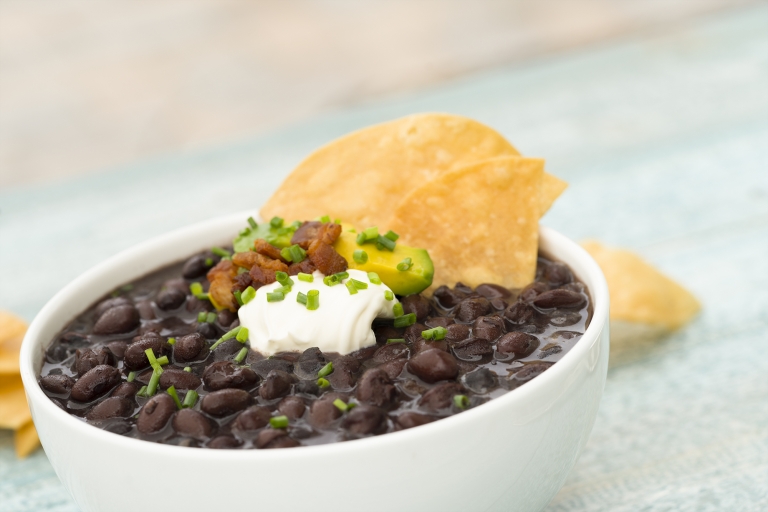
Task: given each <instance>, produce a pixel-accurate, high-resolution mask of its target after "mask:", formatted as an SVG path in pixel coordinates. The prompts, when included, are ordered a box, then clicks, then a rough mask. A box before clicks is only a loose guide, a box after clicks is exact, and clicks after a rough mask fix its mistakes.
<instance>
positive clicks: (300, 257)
mask: <svg viewBox="0 0 768 512" xmlns="http://www.w3.org/2000/svg"><path fill="white" fill-rule="evenodd" d="M288 252H289V253H290V254H291V261H293V262H294V263H301V262H302V261H304V258H306V257H307V251H305V250H304V249H302V248H301V246H300V245H297V244H293V245H292V246H290V247H288Z"/></svg>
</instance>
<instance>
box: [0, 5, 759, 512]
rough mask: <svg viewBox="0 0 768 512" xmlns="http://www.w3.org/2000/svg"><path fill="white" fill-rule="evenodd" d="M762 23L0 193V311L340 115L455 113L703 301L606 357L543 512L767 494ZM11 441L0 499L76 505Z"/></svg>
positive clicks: (515, 73)
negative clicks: (575, 446)
mask: <svg viewBox="0 0 768 512" xmlns="http://www.w3.org/2000/svg"><path fill="white" fill-rule="evenodd" d="M766 27H768V7H766V6H765V5H760V6H753V7H748V8H744V9H741V10H738V11H733V12H730V13H727V14H726V15H723V14H719V15H713V16H711V17H708V18H704V19H700V20H697V21H695V22H691V23H688V24H683V25H680V26H676V27H673V28H671V29H669V30H666V31H662V32H659V33H654V34H645V35H642V36H638V37H634V38H631V39H627V40H625V41H623V42H621V43H620V44H612V45H605V46H595V47H592V48H589V49H587V50H581V51H574V52H572V53H570V54H566V55H558V56H553V57H545V58H540V59H536V60H533V61H530V62H528V63H525V64H520V65H516V66H511V67H508V68H505V69H500V70H497V71H494V72H489V73H485V74H480V75H474V76H472V77H470V78H467V79H462V80H458V81H456V82H454V83H452V84H450V85H446V86H440V87H437V88H433V89H430V90H426V91H423V92H421V93H419V94H417V95H410V96H405V97H400V98H396V99H392V100H390V101H386V102H380V103H377V104H374V105H370V106H365V107H359V108H354V109H350V110H346V111H343V112H341V113H337V114H333V115H327V116H325V117H322V118H320V119H318V120H315V121H313V122H308V123H305V124H301V125H298V126H295V127H293V128H290V129H287V130H285V131H283V132H280V133H274V134H271V135H266V136H261V137H258V138H256V139H253V140H249V141H245V142H242V143H237V144H231V145H228V146H222V147H220V148H218V149H215V150H210V151H204V152H188V153H177V154H174V155H172V156H169V157H166V158H163V159H155V160H151V161H147V162H145V163H143V164H141V165H131V166H128V167H125V168H122V169H118V170H115V171H113V172H110V173H104V174H99V175H93V176H87V177H82V178H77V179H72V180H69V181H66V182H62V183H58V184H53V185H47V186H35V187H27V188H17V189H14V190H7V191H0V243H1V244H2V250H0V268H3V269H6V273H5V274H4V275H3V277H2V281H0V282H1V283H2V284H1V285H0V308H3V309H10V310H13V311H16V312H18V313H20V314H22V315H23V316H25V317H27V318H28V319H31V318H32V317H33V316H34V314H35V313H36V312H37V311H38V310H39V309H40V307H41V306H42V305H43V304H44V302H45V300H46V298H47V297H49V296H50V295H51V294H53V293H55V292H56V291H57V290H58V289H60V288H61V287H62V286H63V285H65V284H66V283H67V282H68V281H70V280H71V279H72V278H74V277H75V276H77V275H78V274H80V273H81V272H83V271H84V270H86V269H87V268H89V267H90V266H92V265H93V264H95V263H97V262H99V261H100V260H102V259H104V258H106V257H108V256H110V255H112V254H114V253H115V252H117V251H119V250H121V249H124V248H126V247H128V246H130V245H132V244H134V243H136V242H138V241H141V240H144V239H146V238H148V237H150V236H153V235H157V234H161V233H163V232H164V231H167V230H169V229H173V228H175V227H179V226H182V225H185V224H188V223H191V222H195V221H198V220H201V219H205V218H208V217H211V216H214V215H219V214H224V213H230V212H234V211H238V210H242V209H243V208H244V207H246V206H256V205H259V204H260V203H262V202H263V201H264V200H265V198H267V197H269V195H270V194H271V192H272V190H274V188H275V187H276V186H277V184H278V183H279V182H280V181H281V179H282V177H283V176H285V173H286V172H288V170H290V169H291V167H292V166H293V165H295V164H296V163H297V162H298V161H299V160H300V159H301V157H302V156H303V155H305V154H307V153H308V152H309V151H310V150H311V149H312V148H314V147H317V146H318V145H320V144H322V143H323V142H325V141H327V140H329V139H331V138H334V137H336V136H338V135H340V134H343V133H345V132H347V131H349V130H351V129H354V128H357V127H361V126H365V125H368V124H370V123H373V122H377V121H381V120H386V119H391V118H394V117H397V116H401V115H404V114H408V113H411V112H418V111H450V112H455V113H458V114H464V115H468V116H471V117H474V118H477V119H479V120H481V121H483V122H486V123H488V124H490V125H491V126H494V127H496V128H498V129H499V130H500V131H502V132H503V133H504V134H505V135H506V136H507V137H508V138H509V139H510V140H511V141H512V142H513V143H514V144H515V145H516V146H517V147H518V148H519V149H520V150H521V151H522V152H523V153H524V154H527V155H531V156H542V157H545V158H547V168H548V170H550V171H551V172H552V173H554V174H556V175H558V176H561V177H562V178H564V179H566V180H568V181H569V182H570V183H571V186H570V188H569V189H568V191H567V192H566V193H565V194H564V196H563V197H562V198H561V199H560V200H559V201H558V202H557V203H556V205H555V206H554V208H553V209H552V211H551V212H550V213H548V214H547V216H546V217H545V218H544V220H543V222H544V223H545V224H547V225H549V226H552V227H554V228H556V229H558V230H559V231H561V232H563V233H565V234H566V235H568V236H570V237H571V238H574V239H577V240H578V239H582V238H586V237H594V238H598V239H600V240H602V241H604V242H606V243H609V244H615V245H619V246H624V247H628V248H631V249H633V250H636V251H637V252H639V253H640V254H642V255H643V256H645V257H646V258H647V259H648V260H650V261H651V262H653V263H654V264H656V265H657V266H658V267H659V268H661V269H662V270H663V271H665V272H666V273H668V274H669V275H672V276H674V277H675V278H676V279H677V280H679V281H680V282H682V283H683V284H684V285H685V286H687V287H688V288H689V289H691V290H692V291H693V292H694V293H695V294H696V295H697V296H698V297H699V298H700V299H701V301H702V303H703V305H704V309H703V312H702V314H701V315H700V317H699V318H698V319H697V320H696V321H695V322H694V323H692V324H691V325H690V326H688V327H687V328H686V329H684V330H682V331H680V332H678V333H675V334H674V335H672V336H669V337H668V338H666V339H663V340H661V341H659V342H658V343H655V344H651V345H647V346H643V347H641V348H638V349H637V350H635V351H634V352H630V353H629V354H628V355H627V354H625V355H624V357H622V358H621V360H614V361H612V363H613V364H612V368H611V370H610V371H609V375H608V381H607V384H606V388H605V395H604V398H603V401H602V403H601V406H600V412H599V415H598V417H597V421H596V422H595V426H594V429H593V432H592V436H591V438H590V441H589V443H588V445H587V447H586V449H585V451H584V453H583V455H582V456H581V458H580V460H579V461H578V463H577V464H576V467H575V468H574V469H573V471H572V473H571V475H570V476H569V478H568V481H567V482H566V484H565V486H564V487H563V488H562V490H561V491H560V492H559V494H558V495H557V496H556V497H555V498H554V500H553V501H552V503H551V504H550V505H549V507H548V509H547V510H549V511H575V510H579V511H581V510H595V511H598V510H611V511H636V510H654V511H655V510H659V511H666V510H670V511H673V510H674V511H709V510H712V511H715V510H729V511H730V510H739V511H742V510H746V511H753V510H754V511H757V510H766V509H768V265H766V260H767V259H768V38H767V34H768V31H766ZM10 442H11V441H10V437H9V436H8V435H6V434H3V435H1V436H0V511H3V512H4V511H14V512H19V511H22V512H27V511H30V512H31V511H40V510H56V511H62V512H63V511H74V510H77V509H76V507H75V506H74V504H73V503H72V502H71V500H70V498H69V497H68V496H67V494H66V491H65V490H64V489H63V487H62V486H61V484H60V483H59V481H58V479H57V478H56V476H55V474H54V473H53V471H52V469H51V467H50V465H49V464H48V461H47V459H46V458H45V454H44V453H43V452H38V453H36V454H35V455H33V456H32V457H30V458H29V459H27V460H23V461H16V460H15V458H14V456H13V453H12V450H11V447H10ZM126 496H127V495H126ZM513 508H514V507H513V504H510V510H513Z"/></svg>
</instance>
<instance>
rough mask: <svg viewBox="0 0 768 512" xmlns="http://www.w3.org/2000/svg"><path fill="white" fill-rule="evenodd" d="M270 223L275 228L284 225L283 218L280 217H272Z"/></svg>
mask: <svg viewBox="0 0 768 512" xmlns="http://www.w3.org/2000/svg"><path fill="white" fill-rule="evenodd" d="M269 225H270V226H272V227H273V228H279V227H282V226H283V219H281V218H280V217H272V219H271V220H270V221H269Z"/></svg>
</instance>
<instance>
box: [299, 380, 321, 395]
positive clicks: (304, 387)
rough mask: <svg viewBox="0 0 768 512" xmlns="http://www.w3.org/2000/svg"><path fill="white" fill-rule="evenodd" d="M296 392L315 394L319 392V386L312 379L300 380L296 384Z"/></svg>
mask: <svg viewBox="0 0 768 512" xmlns="http://www.w3.org/2000/svg"><path fill="white" fill-rule="evenodd" d="M296 392H297V393H304V394H305V395H315V396H317V395H319V394H320V386H318V385H317V382H316V381H314V380H301V381H299V383H298V384H296Z"/></svg>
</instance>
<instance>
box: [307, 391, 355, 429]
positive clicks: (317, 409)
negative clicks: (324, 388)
mask: <svg viewBox="0 0 768 512" xmlns="http://www.w3.org/2000/svg"><path fill="white" fill-rule="evenodd" d="M337 398H341V399H342V400H343V401H344V402H345V403H346V400H344V399H343V398H342V397H341V396H339V395H337V394H336V393H327V394H326V395H324V396H323V397H322V398H320V399H318V400H315V401H314V402H312V405H310V406H309V422H310V424H312V426H314V427H315V428H328V427H329V426H330V424H331V423H333V422H334V421H335V420H337V419H339V418H340V417H341V411H340V410H339V408H338V407H336V406H335V405H333V401H334V400H336V399H337Z"/></svg>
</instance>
